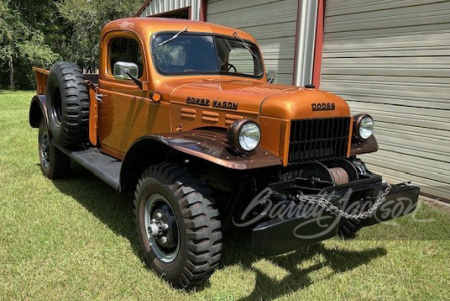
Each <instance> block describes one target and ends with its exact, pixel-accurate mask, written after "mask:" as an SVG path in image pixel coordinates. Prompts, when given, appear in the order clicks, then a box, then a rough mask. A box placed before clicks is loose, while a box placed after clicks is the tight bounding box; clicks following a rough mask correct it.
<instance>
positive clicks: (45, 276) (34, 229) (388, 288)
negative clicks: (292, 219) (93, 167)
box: [0, 91, 450, 300]
mask: <svg viewBox="0 0 450 301" xmlns="http://www.w3.org/2000/svg"><path fill="white" fill-rule="evenodd" d="M32 95H33V92H7V91H0V202H1V203H0V300H76V299H102V300H111V299H117V300H124V299H125V300H160V299H162V300H181V299H183V300H184V299H187V300H238V299H249V300H271V299H277V298H279V299H280V300H300V299H301V300H316V299H319V300H393V299H405V300H406V299H415V300H417V299H423V300H443V299H447V300H448V299H450V290H449V286H450V242H449V237H450V213H448V212H444V211H439V210H437V209H434V208H431V207H428V206H426V205H423V206H421V208H420V210H419V212H418V213H417V215H416V219H420V220H423V219H434V220H435V221H434V222H418V221H415V220H414V219H413V218H412V217H410V216H407V217H403V218H401V219H399V220H397V221H398V225H397V226H393V225H385V224H383V225H377V226H374V227H370V228H366V229H364V230H362V231H361V234H360V237H359V238H358V239H357V240H353V241H343V240H340V239H337V238H335V239H332V240H329V241H326V242H324V243H321V244H317V245H314V246H312V247H309V248H307V249H302V250H299V251H296V252H292V253H290V254H287V255H284V256H279V257H275V258H271V259H258V258H255V257H252V256H251V255H250V254H249V247H250V245H249V242H248V236H246V237H242V236H238V235H237V233H229V235H228V236H227V237H226V238H225V241H224V254H223V257H222V258H223V259H222V263H221V266H220V268H219V270H217V271H216V273H215V274H214V275H213V276H212V278H211V280H210V281H209V283H207V284H206V285H205V286H204V287H203V288H201V289H198V290H197V291H190V292H184V291H180V290H176V289H173V288H171V286H170V285H168V284H167V283H166V282H164V281H163V280H161V279H159V278H158V277H157V276H156V275H155V274H154V273H153V272H152V271H151V270H149V269H147V268H146V267H145V265H144V264H143V263H142V262H141V260H140V259H139V247H138V243H137V239H136V234H135V226H134V223H133V217H132V206H131V203H132V202H131V200H129V199H126V198H124V197H121V196H119V195H118V193H117V192H116V191H114V190H113V189H111V188H109V186H107V185H106V184H104V183H103V182H101V181H100V180H98V179H96V178H95V177H94V176H93V175H91V174H90V173H89V172H87V171H85V170H84V169H83V168H81V167H79V166H73V168H72V173H71V176H70V178H68V179H65V180H58V181H54V182H52V181H50V180H48V179H47V178H45V177H44V176H43V175H42V173H41V171H40V169H39V165H38V162H39V161H38V152H37V130H36V129H32V128H30V127H29V125H28V108H29V102H30V99H31V97H32ZM430 237H431V238H432V239H429V238H430Z"/></svg>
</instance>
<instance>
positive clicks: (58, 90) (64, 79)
mask: <svg viewBox="0 0 450 301" xmlns="http://www.w3.org/2000/svg"><path fill="white" fill-rule="evenodd" d="M47 113H48V121H49V122H48V127H49V129H50V131H51V133H52V135H53V137H55V139H56V141H57V142H58V143H59V144H61V145H62V146H64V147H67V148H71V147H74V146H76V145H78V144H80V143H83V142H87V141H88V130H89V92H88V87H87V85H86V82H85V80H84V76H83V73H82V72H81V69H80V68H79V67H78V66H77V65H75V64H73V63H69V62H58V63H55V64H54V65H53V66H52V68H51V69H50V74H49V75H48V79H47Z"/></svg>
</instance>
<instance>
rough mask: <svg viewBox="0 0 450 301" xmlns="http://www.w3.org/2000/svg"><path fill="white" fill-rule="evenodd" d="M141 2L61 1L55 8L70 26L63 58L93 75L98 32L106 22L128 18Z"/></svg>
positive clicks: (97, 59) (97, 49) (96, 56)
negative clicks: (65, 53) (67, 46)
mask: <svg viewBox="0 0 450 301" xmlns="http://www.w3.org/2000/svg"><path fill="white" fill-rule="evenodd" d="M143 2H144V0H62V1H61V2H58V3H57V4H56V5H57V7H58V10H59V13H60V15H61V16H62V17H63V18H64V20H65V22H67V24H69V25H70V27H71V33H72V34H71V36H70V39H69V49H70V51H69V52H68V57H67V59H68V60H70V61H73V62H76V63H77V64H78V65H79V66H80V67H81V68H83V69H86V70H88V71H91V72H93V71H94V70H96V69H97V68H98V63H99V42H100V32H101V30H102V28H103V26H104V25H105V24H106V23H108V22H109V21H112V20H115V19H119V18H125V17H131V16H134V14H135V13H136V12H137V10H138V9H139V7H140V6H141V5H142V3H143Z"/></svg>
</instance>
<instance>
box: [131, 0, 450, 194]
mask: <svg viewBox="0 0 450 301" xmlns="http://www.w3.org/2000/svg"><path fill="white" fill-rule="evenodd" d="M137 15H138V16H143V17H147V16H164V17H176V18H187V19H192V20H200V21H208V22H212V23H218V24H222V25H226V26H231V27H236V28H240V29H242V30H245V31H247V32H249V33H251V34H252V35H253V36H254V37H255V38H256V39H257V40H258V42H259V45H260V47H261V49H262V53H263V56H264V59H265V63H266V68H267V69H270V70H274V71H276V72H277V74H278V76H277V82H278V83H284V84H295V85H304V84H308V83H311V82H314V84H316V86H319V85H320V88H321V89H323V90H328V91H330V92H333V93H336V94H338V95H340V96H341V97H343V98H344V99H346V100H348V101H349V102H350V106H351V108H352V111H353V113H357V112H361V111H365V112H369V113H371V114H372V116H373V117H374V119H375V122H376V137H377V139H378V141H379V144H380V150H379V151H378V152H377V153H375V154H372V155H367V156H366V157H365V161H366V162H368V163H369V166H370V167H371V168H372V169H373V170H376V171H377V172H379V173H382V174H383V175H384V176H385V177H386V178H388V179H391V180H392V181H395V182H396V181H403V180H412V181H413V182H414V183H416V184H419V185H421V186H422V192H423V193H425V194H429V195H432V196H436V197H440V198H443V199H447V200H448V199H450V155H449V152H450V123H449V121H448V120H449V119H450V96H449V95H450V18H449V16H450V1H449V0H379V1H372V0H345V1H344V0H148V1H147V2H146V3H145V4H144V5H143V6H142V8H141V9H140V10H139V12H138V14H137Z"/></svg>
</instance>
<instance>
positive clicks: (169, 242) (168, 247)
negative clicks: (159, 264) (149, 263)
mask: <svg viewBox="0 0 450 301" xmlns="http://www.w3.org/2000/svg"><path fill="white" fill-rule="evenodd" d="M145 209H146V210H145V216H144V222H145V229H146V231H147V237H148V241H149V244H150V247H151V248H152V250H153V252H154V253H155V255H156V256H157V257H158V258H159V259H161V260H162V261H164V262H171V261H173V260H174V259H175V257H176V255H177V254H178V250H179V245H178V240H179V233H178V225H177V221H176V218H175V215H174V213H173V210H172V208H171V206H170V204H169V202H168V200H167V199H166V198H165V197H164V196H163V195H161V194H153V195H151V196H150V197H149V199H148V200H147V204H146V208H145Z"/></svg>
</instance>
